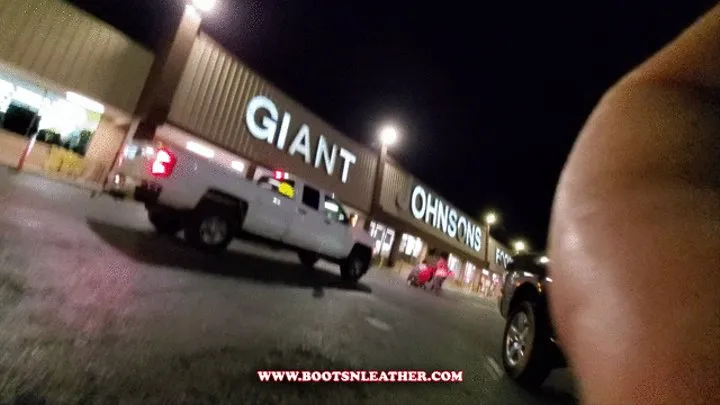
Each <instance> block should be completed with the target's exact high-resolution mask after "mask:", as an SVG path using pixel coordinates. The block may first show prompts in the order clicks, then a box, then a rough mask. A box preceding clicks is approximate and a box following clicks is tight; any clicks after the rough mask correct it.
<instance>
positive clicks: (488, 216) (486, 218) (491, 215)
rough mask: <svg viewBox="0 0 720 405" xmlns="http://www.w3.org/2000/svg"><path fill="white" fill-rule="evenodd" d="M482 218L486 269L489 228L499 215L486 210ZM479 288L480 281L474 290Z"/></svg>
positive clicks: (488, 250)
mask: <svg viewBox="0 0 720 405" xmlns="http://www.w3.org/2000/svg"><path fill="white" fill-rule="evenodd" d="M483 220H484V222H485V266H487V268H488V271H489V270H490V229H491V228H492V226H493V225H495V224H497V223H498V221H499V220H500V217H499V216H498V214H496V213H495V212H493V211H490V212H488V213H487V214H485V216H484V217H483ZM478 290H480V281H479V282H478V284H477V287H476V288H475V292H477V291H478Z"/></svg>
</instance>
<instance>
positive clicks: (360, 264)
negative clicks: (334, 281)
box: [340, 249, 370, 284]
mask: <svg viewBox="0 0 720 405" xmlns="http://www.w3.org/2000/svg"><path fill="white" fill-rule="evenodd" d="M369 267H370V257H369V256H368V255H366V254H363V252H362V251H361V250H359V249H353V250H352V252H350V255H349V256H348V257H347V258H346V259H345V261H344V262H343V263H342V264H341V265H340V275H341V277H342V279H343V281H345V282H348V283H352V284H354V283H357V281H358V280H360V278H361V277H362V276H363V275H365V273H366V272H367V270H368V268H369Z"/></svg>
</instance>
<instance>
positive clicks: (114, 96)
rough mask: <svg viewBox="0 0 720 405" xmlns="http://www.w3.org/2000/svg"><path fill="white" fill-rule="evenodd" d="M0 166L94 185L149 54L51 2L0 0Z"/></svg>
mask: <svg viewBox="0 0 720 405" xmlns="http://www.w3.org/2000/svg"><path fill="white" fill-rule="evenodd" d="M0 23H1V24H0V25H2V26H3V28H4V30H3V36H2V38H0V164H3V165H7V166H11V167H16V168H22V169H23V170H26V171H31V172H35V173H43V174H48V175H53V176H60V177H65V178H68V179H72V180H77V181H82V182H94V183H101V182H102V181H103V180H104V178H105V176H106V174H107V172H108V171H109V170H110V168H111V164H112V162H113V159H114V157H115V156H116V154H117V152H118V150H119V149H120V147H121V145H122V143H123V140H124V138H125V134H126V133H127V126H128V125H129V123H130V121H131V117H132V113H133V111H134V109H135V105H136V103H137V101H138V98H139V96H140V93H141V91H142V87H143V85H144V82H145V80H146V78H147V76H148V73H149V71H150V66H151V64H152V62H153V58H154V57H153V54H152V53H151V52H149V51H148V50H146V49H144V48H143V47H142V46H140V45H138V44H135V43H133V42H132V41H130V40H129V39H128V38H127V37H126V36H125V35H124V34H122V33H121V32H119V31H117V30H116V29H114V28H112V27H111V26H110V25H108V24H106V23H104V22H102V21H100V20H98V19H96V18H94V17H92V16H90V15H88V14H86V13H84V12H82V11H80V10H78V9H76V8H74V7H73V6H71V5H70V4H68V3H65V2H62V1H55V0H26V1H22V2H19V1H14V0H0Z"/></svg>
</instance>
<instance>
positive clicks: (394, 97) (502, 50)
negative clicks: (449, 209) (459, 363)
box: [71, 0, 715, 249]
mask: <svg viewBox="0 0 720 405" xmlns="http://www.w3.org/2000/svg"><path fill="white" fill-rule="evenodd" d="M217 1H218V7H217V8H216V10H215V11H214V12H213V13H212V14H210V15H208V16H206V18H205V19H204V21H203V29H204V30H205V31H206V32H208V33H209V34H210V35H211V36H212V37H213V38H215V39H216V40H217V41H218V42H220V43H221V44H223V45H224V46H225V47H226V48H228V49H230V50H231V51H233V52H234V53H235V54H236V55H237V56H238V57H240V59H241V60H243V61H244V62H245V63H246V64H247V65H249V66H250V67H251V68H253V69H254V70H256V71H258V72H259V73H260V74H262V75H263V76H264V77H265V78H267V79H268V80H270V81H271V82H273V83H275V84H276V85H277V86H278V87H279V88H281V89H282V90H284V91H285V92H286V93H288V94H289V95H290V96H292V97H293V98H295V99H296V100H298V101H299V102H300V103H302V104H304V105H305V106H307V107H308V108H310V109H311V110H312V111H314V112H315V113H317V114H318V115H319V116H321V117H323V118H324V119H325V120H326V121H328V122H329V123H330V124H332V125H333V126H334V127H336V128H338V129H339V130H341V131H343V132H344V133H345V134H347V135H348V136H350V137H352V138H354V139H357V140H359V141H362V142H364V143H365V144H368V145H370V144H371V143H372V142H373V141H374V137H375V134H376V133H377V130H378V127H380V126H381V125H382V124H383V123H385V122H392V123H396V124H397V125H398V127H399V129H400V131H401V135H402V142H401V143H400V144H398V145H397V147H396V148H395V149H394V150H393V151H392V152H391V154H392V155H393V156H394V157H395V158H396V159H397V160H399V161H400V162H401V163H402V164H403V165H404V167H405V168H406V169H408V170H409V171H410V172H411V173H413V174H414V175H416V176H417V177H418V178H420V179H421V180H423V181H424V182H426V183H427V184H429V185H430V186H431V187H433V188H434V189H435V190H436V191H437V192H439V193H440V194H441V195H443V196H444V197H445V198H446V199H447V200H449V201H450V202H452V203H453V204H455V205H456V206H458V208H460V209H462V210H464V211H466V212H467V213H469V214H475V213H479V212H481V211H482V210H483V209H486V208H495V209H497V210H498V211H499V212H500V213H501V214H502V217H503V224H502V226H499V227H498V229H497V234H496V236H498V237H499V238H500V239H501V240H503V239H506V238H514V237H517V236H523V237H526V238H527V239H528V240H529V241H530V243H531V245H532V246H533V247H535V248H539V249H541V248H543V246H544V244H545V239H546V234H547V226H548V220H549V214H550V206H551V203H552V198H553V193H554V188H555V184H556V182H557V179H558V176H559V174H560V170H561V169H562V166H563V163H564V161H565V158H566V157H567V154H568V152H569V151H570V148H571V146H572V143H573V141H574V139H575V137H576V135H577V133H578V131H579V130H580V128H581V126H582V124H583V122H584V120H585V119H586V117H587V115H588V114H589V113H590V111H591V110H592V107H593V106H594V105H595V103H596V102H597V100H598V98H599V97H600V96H601V95H602V93H603V92H604V90H605V89H607V88H608V87H609V86H610V85H611V84H612V83H613V82H615V81H616V80H617V79H618V78H619V77H620V76H621V75H623V74H624V73H625V72H627V71H628V70H629V69H631V68H632V67H633V66H635V65H636V64H638V63H640V62H641V61H642V60H643V59H645V58H647V57H648V56H649V55H651V54H652V53H653V52H654V51H656V50H657V49H659V48H660V47H662V45H664V44H665V43H667V42H668V41H669V40H671V39H672V38H673V37H675V36H676V35H677V34H678V33H679V32H680V31H681V30H682V29H683V28H684V27H686V26H687V25H689V24H691V23H692V21H693V20H695V19H696V18H697V17H699V16H700V15H701V14H702V13H703V12H704V11H706V10H708V9H709V8H710V7H711V6H712V5H713V4H714V3H715V2H714V1H700V0H685V1H683V2H680V1H644V2H632V1H628V0H626V1H610V0H607V1H572V2H532V3H530V2H528V4H522V3H521V2H468V1H463V2H461V1H442V2H437V1H432V2H431V1H428V2H419V1H406V0H402V1H391V0H385V1H376V0H364V1H338V0H332V1H331V0H262V1H260V0H217ZM71 2H72V3H75V4H77V5H79V6H80V7H82V8H84V9H86V10H88V11H89V12H91V13H93V14H95V15H97V16H99V17H100V18H102V19H104V20H106V21H108V22H109V23H111V24H113V25H115V26H116V27H117V28H119V29H120V30H122V31H124V32H125V33H127V34H128V35H129V36H131V37H133V38H134V39H136V40H138V41H139V42H141V43H143V44H146V45H147V46H148V47H152V48H156V47H158V44H159V43H161V41H162V38H163V35H168V33H171V32H172V31H173V26H174V24H176V23H177V21H178V20H179V16H180V14H181V12H182V7H183V4H184V0H73V1H71ZM630 3H632V4H630Z"/></svg>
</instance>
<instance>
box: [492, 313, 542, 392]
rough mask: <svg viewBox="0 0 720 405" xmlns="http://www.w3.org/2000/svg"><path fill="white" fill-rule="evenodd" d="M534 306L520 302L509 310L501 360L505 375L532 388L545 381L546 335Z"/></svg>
mask: <svg viewBox="0 0 720 405" xmlns="http://www.w3.org/2000/svg"><path fill="white" fill-rule="evenodd" d="M541 316H542V315H540V314H538V311H537V307H536V305H535V304H533V303H531V302H528V301H524V302H521V303H520V304H519V305H517V306H516V307H515V308H513V309H512V311H511V313H510V316H508V320H507V323H506V325H505V333H504V334H503V348H502V360H503V366H504V367H505V371H506V372H507V374H508V376H509V377H510V378H512V379H513V380H515V381H517V382H518V383H520V384H521V385H523V386H526V387H529V388H532V387H537V386H539V385H541V384H542V383H543V382H544V381H545V379H547V377H548V375H549V374H550V371H552V365H551V363H550V333H549V331H547V328H546V327H545V326H544V325H545V322H544V321H543V320H542V319H541Z"/></svg>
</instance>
